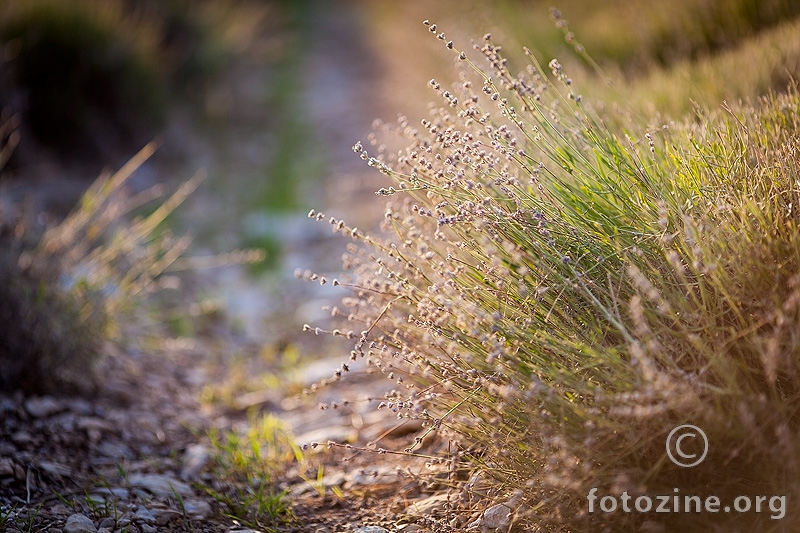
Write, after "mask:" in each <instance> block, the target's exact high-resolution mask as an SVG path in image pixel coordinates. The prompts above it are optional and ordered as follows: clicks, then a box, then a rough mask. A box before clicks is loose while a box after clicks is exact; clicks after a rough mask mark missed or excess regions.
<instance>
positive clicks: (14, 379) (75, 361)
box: [0, 145, 199, 392]
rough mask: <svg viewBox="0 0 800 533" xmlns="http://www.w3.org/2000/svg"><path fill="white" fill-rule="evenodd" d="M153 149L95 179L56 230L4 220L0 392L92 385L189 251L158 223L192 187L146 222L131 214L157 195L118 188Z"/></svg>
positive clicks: (0, 255) (17, 218)
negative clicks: (104, 358) (106, 350)
mask: <svg viewBox="0 0 800 533" xmlns="http://www.w3.org/2000/svg"><path fill="white" fill-rule="evenodd" d="M154 150H155V146H154V145H148V146H147V147H145V148H144V149H143V150H142V151H141V152H140V153H139V154H137V156H135V157H134V158H133V159H132V160H131V161H130V162H129V163H128V164H127V165H125V166H124V167H123V168H122V169H120V170H119V171H118V172H117V173H115V174H114V175H112V176H106V177H101V178H100V179H98V180H97V181H96V182H95V183H94V184H93V185H92V186H91V187H90V188H89V190H87V192H86V193H85V194H84V196H83V198H82V200H81V201H80V204H79V205H78V206H77V207H76V208H75V210H74V211H73V212H72V213H71V214H70V215H69V216H68V217H67V218H66V219H65V220H64V221H63V222H61V223H59V224H58V225H55V226H52V227H49V228H42V227H41V226H35V225H32V223H31V222H30V220H29V217H25V216H22V215H14V216H12V215H11V214H9V215H5V214H3V215H4V216H3V217H2V225H0V240H2V244H3V245H2V247H0V269H2V274H1V275H0V296H2V297H0V317H2V321H3V324H5V326H4V331H3V334H2V335H0V361H2V365H0V389H2V390H13V389H16V388H19V389H22V390H23V391H26V392H42V391H47V390H58V389H63V388H64V387H68V386H79V387H85V386H91V383H88V382H87V381H86V377H87V376H90V375H91V370H92V368H93V365H94V363H95V362H97V361H98V360H99V355H100V353H101V352H102V344H103V343H104V342H105V341H107V340H115V339H116V340H121V339H122V338H123V335H124V332H125V329H124V328H122V327H120V322H124V321H123V320H122V319H123V317H125V316H130V313H132V312H133V311H134V309H135V307H136V305H137V303H140V302H142V301H143V299H144V297H145V296H146V295H147V294H148V293H149V292H152V291H153V290H154V289H155V288H156V283H155V280H156V279H157V278H158V276H159V275H160V274H161V273H163V272H164V270H165V269H167V267H169V266H170V265H172V264H173V263H174V262H175V260H176V259H177V258H178V257H180V255H181V254H182V253H183V252H184V251H185V250H186V248H187V246H188V244H189V239H188V238H186V237H184V238H180V239H175V238H173V237H172V236H171V235H170V233H169V232H167V231H163V227H162V226H161V223H162V222H163V221H164V219H165V217H166V216H167V215H169V213H171V212H172V211H173V210H174V209H175V208H176V207H177V206H178V205H179V204H180V203H181V202H182V201H183V200H184V199H185V198H186V196H187V195H188V194H189V193H190V192H191V191H192V190H193V189H194V188H195V187H196V186H197V183H198V179H199V178H194V179H192V180H189V181H188V182H186V183H185V184H184V185H182V186H181V187H180V188H179V189H178V191H177V192H175V193H174V194H173V195H172V196H171V197H169V198H168V199H166V200H165V201H163V203H161V204H160V205H158V206H157V207H156V208H155V209H154V210H152V211H151V212H150V214H148V215H146V216H143V217H139V218H137V219H134V220H133V221H130V220H129V219H128V218H126V217H127V216H129V215H131V214H132V211H133V210H135V209H137V208H139V207H141V206H142V205H144V204H146V203H149V202H150V201H152V200H154V199H155V198H157V196H158V195H159V194H160V191H159V190H158V189H156V190H150V191H148V192H145V193H142V194H141V195H139V196H133V197H131V196H129V195H128V194H127V193H126V192H125V190H124V184H125V182H126V180H127V179H128V178H129V177H130V176H131V174H132V173H133V172H134V170H135V169H136V168H138V167H139V166H140V165H141V164H142V163H143V162H144V161H145V160H146V159H147V158H148V157H149V156H150V155H152V153H153V151H154Z"/></svg>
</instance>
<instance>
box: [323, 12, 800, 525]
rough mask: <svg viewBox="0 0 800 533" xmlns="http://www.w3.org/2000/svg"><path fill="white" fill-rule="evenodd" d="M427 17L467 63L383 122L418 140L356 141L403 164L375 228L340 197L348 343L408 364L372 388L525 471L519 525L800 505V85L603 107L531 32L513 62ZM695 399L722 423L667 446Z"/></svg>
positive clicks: (685, 517) (478, 453) (394, 366)
mask: <svg viewBox="0 0 800 533" xmlns="http://www.w3.org/2000/svg"><path fill="white" fill-rule="evenodd" d="M426 24H428V28H429V30H430V31H431V32H432V33H433V34H435V35H436V36H437V37H438V39H440V40H441V41H442V42H443V43H444V44H445V45H446V48H447V49H450V50H451V51H452V52H453V53H454V54H455V56H456V59H457V63H456V64H457V67H458V74H459V82H458V83H456V84H454V85H453V86H452V87H450V88H446V87H443V86H442V85H441V84H440V83H439V82H437V81H436V80H431V82H430V85H431V87H432V89H433V90H434V91H435V92H436V94H437V95H438V96H439V97H440V98H441V99H442V100H443V102H444V105H442V106H441V107H438V108H436V109H433V110H432V111H431V116H430V117H429V118H426V119H423V120H422V121H421V126H419V127H415V126H414V125H413V124H412V122H410V121H409V120H408V119H407V118H406V117H400V118H399V119H398V122H397V124H396V125H388V124H379V128H378V129H379V130H380V133H382V134H385V133H387V132H393V133H396V134H399V135H400V136H401V137H403V138H405V139H406V140H407V142H408V145H407V147H405V148H403V149H401V150H399V151H397V152H391V151H389V150H388V149H386V148H385V147H384V146H383V145H379V142H378V140H377V138H376V137H371V138H370V143H369V146H368V147H365V146H364V144H362V143H361V142H359V143H357V144H356V145H355V146H354V151H355V152H356V153H357V154H358V155H359V156H360V157H361V158H362V159H364V160H365V161H366V162H367V164H368V165H370V166H371V167H374V168H376V169H377V170H378V171H380V172H382V173H383V174H385V175H386V176H387V177H388V178H389V179H391V180H392V183H391V185H388V184H387V186H386V187H385V188H382V189H381V190H380V191H378V194H379V195H380V196H386V197H388V198H389V203H388V204H387V207H386V210H385V213H384V218H383V223H382V231H381V232H380V233H378V234H368V233H364V232H362V231H359V230H358V229H356V228H351V227H349V226H348V225H347V224H346V223H345V222H344V221H340V220H336V219H334V218H331V219H330V223H331V224H332V225H333V227H334V230H335V231H339V232H341V233H343V234H345V235H349V236H351V237H353V239H354V240H355V241H356V243H354V244H353V245H351V246H350V247H349V248H348V252H347V253H346V254H345V256H344V266H345V270H346V272H347V273H348V274H347V276H346V277H343V278H341V280H335V281H334V284H338V285H344V286H347V287H349V288H351V289H352V296H351V297H349V298H347V299H346V300H345V301H344V304H345V306H346V307H347V308H349V311H347V312H340V313H339V314H340V315H341V316H343V317H345V316H346V317H347V321H348V322H351V323H353V324H361V325H362V326H355V325H350V328H349V329H355V330H359V329H360V330H362V331H361V333H360V334H357V333H353V332H352V331H350V332H349V333H347V334H348V335H350V336H355V337H357V338H358V341H357V342H356V344H355V347H354V350H353V351H352V352H351V359H353V360H356V359H360V358H364V359H366V361H367V363H368V364H370V365H372V366H374V367H377V368H378V369H380V370H381V371H382V372H384V373H385V374H387V376H388V377H389V378H391V379H393V380H395V381H396V382H397V384H398V387H397V389H396V390H394V391H393V392H392V393H390V394H389V395H388V396H387V401H386V402H384V404H383V405H385V406H388V407H391V408H392V410H393V411H395V412H396V413H397V416H398V417H400V418H414V419H422V420H423V421H424V425H425V427H426V430H425V434H426V435H427V434H428V433H432V432H444V431H446V432H448V434H450V435H454V436H456V438H457V439H458V440H459V442H460V444H461V449H460V452H459V454H457V455H458V457H459V458H461V459H465V460H469V461H470V462H471V464H473V465H477V467H478V468H480V469H481V470H482V472H483V475H485V476H488V477H490V478H492V479H493V480H494V483H495V487H496V488H497V490H498V493H502V491H512V490H522V493H523V495H524V496H523V498H522V501H523V502H524V503H523V505H521V506H520V507H519V509H518V522H519V524H520V527H521V528H522V530H525V531H531V530H533V528H534V526H535V527H540V528H544V529H546V530H555V529H558V530H569V531H572V530H577V529H581V528H584V529H585V528H586V527H590V526H591V527H595V526H596V525H597V524H598V523H599V524H604V525H605V526H606V527H608V528H610V529H609V530H615V531H618V530H623V529H624V530H630V528H633V527H638V526H640V525H641V524H643V523H645V522H663V523H664V524H665V525H667V526H668V529H669V530H672V529H673V528H674V527H677V526H681V527H689V528H690V529H692V530H701V529H702V530H704V531H708V530H712V529H713V528H714V527H717V528H721V529H726V528H729V527H730V525H731V523H732V521H736V523H737V524H740V525H741V524H742V523H746V524H747V527H753V528H756V529H758V530H760V531H768V530H776V529H778V528H779V527H780V526H781V525H785V521H792V520H795V519H796V518H797V516H798V512H797V511H798V510H797V507H796V505H795V504H793V503H792V502H793V501H794V500H796V497H797V496H798V493H799V492H800V487H799V486H798V484H797V482H796V479H798V476H797V473H798V463H797V459H796V457H797V456H798V451H800V450H799V449H798V445H799V444H800V438H799V437H798V422H797V415H796V412H797V407H798V402H797V400H798V392H800V373H799V372H798V357H797V356H798V353H800V339H799V338H798V337H797V335H796V331H797V328H796V324H797V321H798V318H800V316H799V315H798V301H800V277H798V271H800V270H799V269H800V247H799V246H798V244H800V243H798V242H797V239H798V235H800V231H798V230H800V228H799V227H798V218H797V205H798V203H797V202H798V198H797V194H798V181H797V177H798V170H799V169H800V158H798V154H797V148H796V146H797V141H798V135H799V132H798V118H797V117H798V116H799V115H798V110H800V109H799V108H800V97H798V93H797V91H796V90H795V88H794V87H790V88H789V90H788V92H787V93H786V94H782V95H771V96H769V97H766V98H764V99H763V100H761V101H759V102H758V103H757V104H756V105H745V104H741V105H737V106H727V105H726V106H725V107H724V109H723V110H722V111H721V112H718V113H709V114H698V115H697V116H694V117H690V118H689V119H688V120H687V121H686V122H685V123H670V124H658V123H656V124H651V125H646V124H645V123H644V122H643V121H642V120H641V119H639V118H637V117H632V116H631V115H626V114H625V113H617V114H612V112H610V111H605V112H603V113H601V112H599V111H597V109H598V107H596V106H591V105H589V104H588V103H587V100H588V99H586V98H583V97H582V95H581V94H580V93H579V92H577V89H576V88H575V87H574V86H573V83H572V80H571V79H570V77H569V76H568V74H567V73H566V72H564V70H563V68H562V66H561V64H560V63H559V62H558V61H557V60H552V61H550V63H549V65H548V67H549V69H548V71H545V69H543V68H542V67H541V65H540V64H539V63H538V62H537V60H536V58H535V57H534V55H533V54H531V53H530V52H527V51H526V52H527V56H528V58H529V64H528V65H527V66H526V67H525V70H524V71H523V72H521V73H519V74H512V72H511V70H510V67H509V65H508V62H507V60H506V59H505V58H504V57H503V55H502V54H501V47H500V46H498V45H496V44H494V43H493V41H492V39H491V36H490V35H486V36H485V37H484V40H483V42H482V43H480V44H478V45H475V49H476V50H477V51H478V52H479V54H480V56H482V59H483V60H484V61H486V63H487V64H488V66H487V67H480V66H479V65H478V63H477V62H476V61H475V60H473V59H471V58H470V57H469V56H468V54H467V53H466V51H462V50H459V49H458V48H457V47H456V46H455V44H454V43H453V42H452V41H449V40H447V38H446V36H445V34H444V33H440V32H439V30H438V29H437V27H436V25H435V24H429V23H427V22H426ZM698 113H700V112H698ZM310 216H312V217H316V218H317V219H318V220H323V219H325V218H326V217H325V216H324V215H323V214H321V213H319V214H318V213H315V212H313V211H312V212H311V213H310ZM357 243H360V245H359V244H357ZM313 277H314V278H315V279H316V276H313ZM334 314H336V313H334ZM308 329H310V328H308ZM316 331H317V332H318V333H319V332H323V331H325V330H321V329H319V328H317V329H316ZM345 331H347V329H336V330H333V331H329V332H330V333H333V334H345V333H343V332H345ZM343 368H344V370H347V368H348V367H347V365H344V366H343ZM339 373H340V372H337V376H338V375H339ZM683 423H692V424H695V425H697V426H699V427H701V428H702V429H703V430H704V431H705V433H706V434H707V436H708V439H709V441H710V443H711V446H710V451H709V454H708V457H707V458H706V459H705V461H704V462H703V463H701V464H700V465H698V466H696V467H695V468H692V469H683V468H680V467H678V466H676V465H674V464H672V463H671V462H670V461H669V460H668V457H667V453H666V449H665V440H666V438H667V435H668V434H669V432H670V431H671V430H672V429H673V428H674V427H676V426H678V425H680V424H683ZM421 440H422V436H420V437H418V438H417V439H416V441H415V443H414V444H413V445H412V446H410V447H409V448H408V449H407V450H406V451H407V452H414V451H415V450H416V449H417V447H418V446H419V443H420V442H421ZM592 487H599V489H600V492H601V493H603V492H606V493H609V494H622V493H623V491H627V493H628V494H629V495H631V496H632V497H634V498H635V497H637V496H640V495H654V494H672V493H673V491H674V489H675V488H676V487H677V488H679V490H680V492H681V493H682V494H698V495H701V496H703V497H705V496H706V495H709V494H714V495H716V496H718V497H719V498H720V499H721V500H723V501H726V499H727V501H733V499H734V498H735V497H736V496H738V495H768V496H769V495H787V500H788V502H789V508H788V510H786V511H785V516H784V517H782V518H783V520H784V522H781V520H777V519H774V518H775V517H774V516H770V515H769V514H767V513H762V514H757V513H754V512H753V513H749V514H743V515H742V514H738V513H733V514H727V515H725V514H707V513H700V514H697V513H687V514H669V515H655V514H647V513H636V512H634V513H626V512H616V513H599V512H597V510H595V513H594V514H592V513H589V511H588V508H587V494H588V493H589V490H590V488H592ZM554 528H555V529H554Z"/></svg>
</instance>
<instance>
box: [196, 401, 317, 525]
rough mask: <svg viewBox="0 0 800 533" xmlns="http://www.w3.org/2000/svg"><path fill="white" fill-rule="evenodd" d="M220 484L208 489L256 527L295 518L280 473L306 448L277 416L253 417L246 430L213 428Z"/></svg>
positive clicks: (235, 514)
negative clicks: (281, 487) (280, 486)
mask: <svg viewBox="0 0 800 533" xmlns="http://www.w3.org/2000/svg"><path fill="white" fill-rule="evenodd" d="M210 437H211V446H212V448H213V449H214V479H215V485H214V486H210V487H203V488H204V490H206V492H208V494H210V495H211V496H212V497H214V499H216V500H217V501H218V502H219V503H220V504H222V505H223V506H224V508H225V511H224V514H225V515H226V516H228V517H229V518H232V519H235V520H237V521H238V522H240V523H242V524H245V525H247V526H249V527H254V528H256V527H257V528H265V529H266V530H268V531H275V529H274V528H276V527H277V526H279V525H281V524H287V523H289V522H290V521H291V520H292V512H291V507H290V505H289V502H288V501H287V500H286V492H285V491H281V490H279V489H278V488H277V487H276V486H275V477H276V476H277V475H278V474H280V473H281V472H282V471H283V470H284V469H285V468H286V466H287V465H288V464H290V463H291V462H292V461H293V460H297V461H298V462H301V461H302V452H301V451H300V449H299V448H298V447H297V445H296V444H295V443H294V441H293V440H292V438H291V436H290V435H289V433H288V432H287V431H286V429H285V428H284V427H283V425H282V424H281V423H280V421H278V420H277V419H275V418H274V417H272V416H262V417H260V418H258V419H255V418H254V419H252V420H251V421H250V423H249V424H248V425H247V429H246V430H244V431H242V432H237V431H235V430H234V431H228V432H225V433H224V434H222V435H220V434H219V432H212V433H211V435H210Z"/></svg>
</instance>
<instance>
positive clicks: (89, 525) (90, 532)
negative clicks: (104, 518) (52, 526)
mask: <svg viewBox="0 0 800 533" xmlns="http://www.w3.org/2000/svg"><path fill="white" fill-rule="evenodd" d="M64 533H97V528H96V527H94V523H93V522H92V521H91V520H89V518H88V517H86V516H84V515H82V514H74V515H72V516H70V517H69V518H67V523H66V524H64Z"/></svg>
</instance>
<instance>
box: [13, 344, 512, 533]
mask: <svg viewBox="0 0 800 533" xmlns="http://www.w3.org/2000/svg"><path fill="white" fill-rule="evenodd" d="M203 357H204V353H203V350H202V349H199V348H198V347H197V346H192V345H191V343H189V344H187V345H185V346H177V347H173V349H172V350H170V352H169V353H166V354H165V353H162V354H159V355H151V354H147V353H139V352H135V351H132V352H120V353H114V354H110V355H109V356H108V357H107V359H106V360H105V363H104V365H103V368H102V372H101V373H100V374H99V375H100V376H101V379H99V380H98V383H97V386H98V388H97V390H96V391H95V392H94V393H93V394H89V395H84V396H82V397H53V396H37V397H28V398H24V397H22V396H21V395H15V396H2V397H0V530H3V531H8V532H18V531H19V532H28V531H43V532H45V531H46V532H50V533H60V532H63V533H93V532H100V533H111V532H115V533H123V532H127V533H138V532H141V533H153V532H156V531H194V532H200V531H203V532H206V531H208V532H212V531H213V532H222V531H225V532H234V531H241V532H244V531H253V530H252V529H248V528H247V527H244V526H242V525H240V524H239V523H237V520H236V519H235V518H231V517H230V516H226V515H227V514H228V513H229V509H228V508H227V507H226V506H224V505H223V504H222V503H221V502H220V501H219V500H218V499H215V498H214V497H212V496H210V495H209V493H208V492H207V490H206V489H208V488H212V489H215V490H220V487H221V484H222V483H223V481H224V480H222V479H218V478H217V477H215V476H216V475H218V474H217V473H216V472H217V471H216V470H215V469H214V468H213V465H214V461H215V458H214V457H215V456H214V454H215V453H216V451H217V450H215V449H214V448H213V447H212V446H211V444H210V439H209V434H210V431H211V430H212V429H215V428H216V429H217V430H219V431H221V432H227V431H236V429H237V428H240V427H242V426H243V425H246V424H247V420H248V415H247V412H248V411H249V413H250V417H251V418H250V419H251V420H252V414H253V412H254V410H257V411H261V412H262V413H266V412H269V413H271V414H273V415H274V416H276V417H278V418H279V419H281V420H283V421H284V422H285V424H286V426H287V427H288V429H290V430H291V432H292V433H293V434H294V435H295V437H294V439H295V441H296V442H297V444H298V445H300V446H302V445H304V444H305V445H309V444H312V443H314V442H319V443H327V442H328V441H329V440H334V441H336V442H337V443H340V444H343V445H345V446H341V447H340V446H335V447H328V446H326V445H324V444H323V445H321V446H319V447H317V448H313V447H310V448H309V450H308V451H307V452H306V453H305V455H306V458H307V460H308V462H309V464H314V465H317V468H318V471H319V472H321V473H322V472H324V475H320V476H319V477H318V478H317V479H309V478H308V476H307V474H308V472H304V471H303V468H306V469H307V466H304V467H303V468H300V466H299V465H298V464H297V463H296V462H292V463H290V464H287V465H286V466H285V468H283V469H282V470H281V475H280V477H279V479H277V480H275V482H276V484H277V485H278V486H279V487H280V488H282V489H284V490H286V491H287V493H288V496H287V501H289V502H290V505H291V509H292V515H293V516H292V518H291V519H289V520H288V521H287V522H286V523H284V524H281V525H273V526H274V527H275V528H276V530H277V531H286V532H298V533H299V532H309V533H312V532H313V533H323V532H327V533H334V532H344V531H355V532H360V533H385V532H392V533H396V532H401V531H402V532H405V533H411V532H415V531H444V530H447V529H449V528H450V526H465V525H468V524H469V523H470V522H473V521H475V520H476V519H478V518H479V517H480V514H479V513H478V514H475V513H469V512H467V511H468V509H469V508H470V506H471V505H470V504H471V503H472V502H470V501H468V499H469V498H472V497H477V495H478V494H479V491H478V487H476V486H475V484H474V483H473V484H472V485H471V486H470V489H471V490H469V491H461V492H458V493H455V492H454V491H448V490H447V486H448V485H450V483H449V481H450V480H451V478H452V473H451V472H449V471H448V470H447V469H443V468H441V467H436V466H433V465H431V464H428V463H427V462H426V461H424V460H421V459H419V458H412V457H408V456H403V455H394V454H378V453H376V452H374V451H372V452H367V451H360V448H375V447H379V446H385V447H386V448H387V449H402V447H403V446H407V445H408V443H409V441H413V437H414V436H415V435H417V434H419V431H420V429H421V428H420V427H419V425H417V424H413V423H408V424H398V423H397V421H396V420H394V419H392V418H391V417H386V416H384V415H383V414H382V412H379V411H376V410H375V404H376V402H377V400H367V398H378V399H379V398H380V397H381V394H382V391H383V390H384V389H385V388H386V383H387V382H386V380H384V379H381V377H379V375H378V376H376V375H374V374H370V373H368V372H366V371H364V372H355V373H354V376H353V378H352V379H350V380H348V382H347V383H345V384H344V386H342V387H338V388H337V390H336V391H334V390H330V391H323V392H322V393H320V394H319V395H318V396H316V397H314V398H308V397H303V396H302V395H289V396H284V395H283V394H282V393H281V392H280V391H279V390H273V391H261V392H259V393H257V394H253V393H250V394H245V395H242V396H241V397H240V398H238V400H237V401H238V407H237V406H223V405H217V406H213V405H208V404H204V403H202V402H200V401H199V396H200V393H201V391H202V387H203V386H207V384H208V380H209V379H210V378H213V374H214V369H213V367H211V366H209V365H208V364H206V363H207V361H204V360H203ZM328 397H337V398H350V399H360V400H362V401H359V402H355V401H354V402H353V403H352V404H350V405H348V406H344V407H341V408H339V409H336V410H332V409H319V407H318V405H317V402H318V401H326V400H327V398H328ZM348 444H349V445H350V446H347V445H348ZM424 445H425V448H424V450H423V451H424V452H426V453H431V454H435V455H443V454H446V446H447V443H446V442H444V441H440V440H431V441H429V442H426V443H424ZM319 465H321V466H322V469H319ZM312 477H313V476H312ZM304 478H305V479H304ZM240 488H242V489H243V490H247V487H240ZM446 505H452V506H453V507H454V508H459V509H461V515H458V514H456V515H453V514H452V513H445V512H444V510H445V506H446ZM439 514H441V519H442V520H445V519H446V521H442V520H439V519H437V516H438V515H439ZM505 515H508V513H507V512H506V513H505ZM459 516H460V517H459ZM454 517H455V518H454ZM437 524H438V525H437ZM479 524H480V521H479V522H478V523H476V524H475V525H476V526H477V525H479ZM503 524H504V525H505V526H507V525H508V520H507V519H506V520H505V521H504V522H503ZM267 526H268V525H267ZM443 528H444V529H443ZM268 530H270V529H269V528H268V527H265V528H264V529H262V531H265V532H266V531H268ZM492 530H494V528H492Z"/></svg>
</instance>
